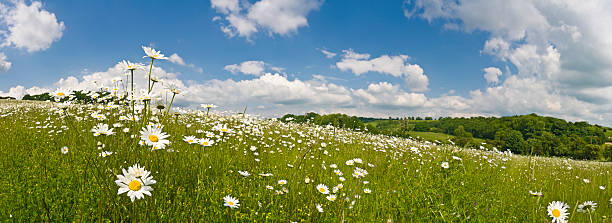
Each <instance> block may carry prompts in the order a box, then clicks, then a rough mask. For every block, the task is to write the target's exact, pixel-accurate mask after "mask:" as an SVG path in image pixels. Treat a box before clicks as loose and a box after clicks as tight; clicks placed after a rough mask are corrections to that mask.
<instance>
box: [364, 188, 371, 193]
mask: <svg viewBox="0 0 612 223" xmlns="http://www.w3.org/2000/svg"><path fill="white" fill-rule="evenodd" d="M363 192H364V193H366V194H369V193H372V191H371V190H370V189H368V188H365V189H363Z"/></svg>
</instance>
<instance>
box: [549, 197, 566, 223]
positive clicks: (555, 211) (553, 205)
mask: <svg viewBox="0 0 612 223" xmlns="http://www.w3.org/2000/svg"><path fill="white" fill-rule="evenodd" d="M547 209H548V216H550V217H552V218H553V219H552V222H556V223H563V222H565V219H566V218H567V216H568V215H569V213H567V209H569V206H568V205H567V204H566V203H563V202H561V201H553V202H550V204H548V208H547Z"/></svg>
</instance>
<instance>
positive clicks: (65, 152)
mask: <svg viewBox="0 0 612 223" xmlns="http://www.w3.org/2000/svg"><path fill="white" fill-rule="evenodd" d="M62 153H63V154H67V153H68V147H67V146H64V147H62Z"/></svg>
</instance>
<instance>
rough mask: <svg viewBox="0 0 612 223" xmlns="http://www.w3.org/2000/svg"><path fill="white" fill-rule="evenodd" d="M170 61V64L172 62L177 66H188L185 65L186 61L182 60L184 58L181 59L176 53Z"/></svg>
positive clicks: (169, 58)
mask: <svg viewBox="0 0 612 223" xmlns="http://www.w3.org/2000/svg"><path fill="white" fill-rule="evenodd" d="M168 61H170V62H172V63H175V64H178V65H183V66H185V65H187V64H186V63H185V61H184V60H183V58H182V57H180V56H179V55H178V54H176V53H174V54H172V55H170V56H169V57H168Z"/></svg>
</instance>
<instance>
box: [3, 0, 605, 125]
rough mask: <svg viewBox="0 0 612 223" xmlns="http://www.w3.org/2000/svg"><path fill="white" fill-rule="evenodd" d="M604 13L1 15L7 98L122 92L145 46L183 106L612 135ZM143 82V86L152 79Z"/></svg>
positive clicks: (597, 8)
mask: <svg viewBox="0 0 612 223" xmlns="http://www.w3.org/2000/svg"><path fill="white" fill-rule="evenodd" d="M363 8H367V9H368V10H367V11H361V10H360V9H363ZM606 9H610V10H612V2H595V3H592V4H588V5H587V4H581V3H578V2H572V1H564V2H559V1H541V2H537V3H536V2H531V1H521V2H518V1H517V2H506V1H501V0H499V1H486V0H472V1H467V0H466V1H463V0H461V1H444V0H440V1H433V2H431V1H425V0H412V1H411V0H407V1H394V2H384V3H378V4H377V3H375V2H361V1H360V2H352V4H346V3H345V2H338V1H336V2H333V1H321V0H297V1H278V0H249V1H247V0H212V1H203V2H182V3H172V2H163V1H155V2H149V3H148V4H142V2H123V1H118V0H115V1H106V2H70V1H62V0H58V1H45V2H39V1H20V0H15V1H4V2H0V33H2V35H0V96H12V97H15V98H21V97H23V96H24V95H25V94H40V93H43V92H53V91H55V89H57V88H65V89H72V90H93V89H97V88H99V87H101V85H103V86H106V87H112V86H113V81H112V79H113V78H116V77H120V78H123V79H125V78H126V76H125V75H124V74H125V71H123V70H122V69H121V68H120V66H119V65H117V63H118V62H120V61H122V60H129V61H132V62H139V63H143V64H145V65H147V66H148V63H149V62H150V61H148V60H147V59H144V58H142V56H144V55H145V53H144V52H143V50H142V49H141V47H142V46H146V47H153V48H155V49H156V50H160V51H161V53H162V54H164V55H165V56H167V57H169V58H168V60H159V62H158V61H156V62H155V65H154V69H153V74H154V75H155V76H157V77H160V78H162V80H164V81H163V83H164V85H170V84H172V85H175V86H177V87H178V88H179V89H181V90H182V93H181V94H179V95H178V96H177V98H176V101H175V104H176V105H177V106H182V107H188V108H193V107H195V106H199V105H200V104H207V103H213V104H216V105H219V106H220V107H221V109H223V110H227V111H232V110H236V111H242V108H244V107H245V106H248V110H247V113H249V112H251V113H252V114H258V115H262V116H266V115H268V116H269V115H276V116H279V114H280V116H279V117H281V116H282V114H305V113H307V112H311V111H313V112H316V113H319V114H331V113H343V114H348V115H352V116H358V117H411V116H412V117H427V116H429V117H434V118H437V117H477V116H483V117H503V116H516V115H528V114H531V113H535V114H537V115H539V116H549V117H555V118H559V119H564V120H567V121H571V122H577V121H587V122H589V123H590V124H597V125H601V126H612V118H610V117H612V95H610V94H609V92H612V75H610V74H612V43H610V41H608V40H607V39H606V36H608V35H606V34H607V33H610V34H612V28H611V27H609V26H607V24H609V23H607V22H606V21H609V22H612V15H611V14H609V13H606V12H608V11H610V10H606ZM474 12H479V13H474ZM269 15H276V16H277V17H273V16H269ZM499 15H503V16H499ZM278 17H282V18H283V19H278ZM136 74H137V75H136V76H137V78H136V85H137V86H146V84H145V81H146V77H145V76H146V71H145V70H141V71H138V72H137V73H136ZM94 82H95V83H94ZM123 83H125V82H123ZM160 88H161V87H160ZM160 92H161V93H163V90H160Z"/></svg>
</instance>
